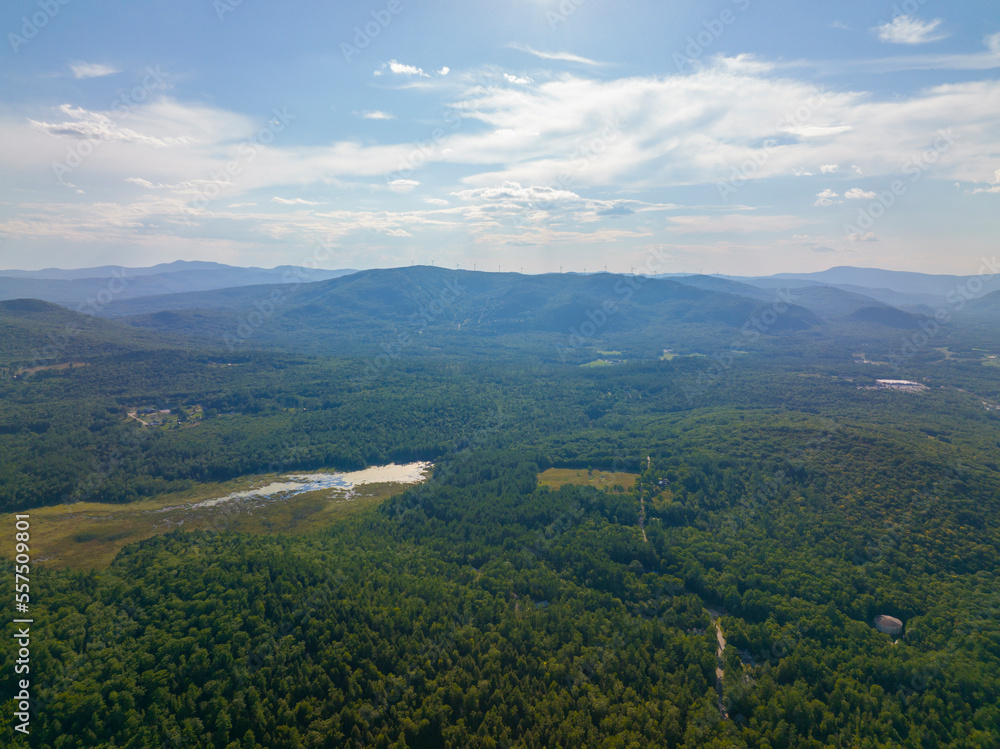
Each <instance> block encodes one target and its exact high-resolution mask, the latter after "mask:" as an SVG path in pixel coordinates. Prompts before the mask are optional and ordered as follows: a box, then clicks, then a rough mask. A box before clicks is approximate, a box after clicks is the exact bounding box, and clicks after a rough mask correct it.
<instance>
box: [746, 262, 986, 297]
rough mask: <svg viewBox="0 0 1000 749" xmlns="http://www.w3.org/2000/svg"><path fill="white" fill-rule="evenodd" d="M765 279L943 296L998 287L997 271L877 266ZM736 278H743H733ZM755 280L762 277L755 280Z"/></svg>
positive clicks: (976, 294)
mask: <svg viewBox="0 0 1000 749" xmlns="http://www.w3.org/2000/svg"><path fill="white" fill-rule="evenodd" d="M765 278H766V279H767V280H773V281H786V280H811V281H813V282H818V283H823V284H827V285H850V286H857V287H864V288H868V289H888V290H891V291H894V292H897V293H899V294H924V295H931V296H935V297H947V296H948V295H949V294H952V293H953V292H955V291H957V290H960V289H965V290H967V291H968V292H969V294H970V295H971V296H973V297H978V296H983V295H985V294H988V293H990V292H992V291H997V290H1000V274H992V275H987V276H985V277H983V278H980V277H979V276H947V275H931V274H928V273H913V272H910V271H897V270H881V269H878V268H854V267H851V266H840V267H837V268H830V269H829V270H824V271H819V272H817V273H777V274H775V275H773V276H766V277H765ZM733 279H734V280H737V281H745V280H746V279H743V278H740V277H733ZM758 280H764V278H762V279H758Z"/></svg>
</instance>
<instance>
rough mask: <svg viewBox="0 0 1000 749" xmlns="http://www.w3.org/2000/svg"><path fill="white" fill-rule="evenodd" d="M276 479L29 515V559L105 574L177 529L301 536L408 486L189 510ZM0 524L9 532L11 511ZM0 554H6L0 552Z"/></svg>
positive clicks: (84, 504)
mask: <svg viewBox="0 0 1000 749" xmlns="http://www.w3.org/2000/svg"><path fill="white" fill-rule="evenodd" d="M277 478H278V477H277V475H276V474H269V475H266V476H252V477H244V478H241V479H237V480H235V481H228V482H225V483H222V484H199V485H198V486H196V487H195V488H193V489H191V490H190V491H186V492H179V493H174V494H166V495H161V496H159V497H154V498H152V499H149V500H144V501H141V502H132V503H129V504H106V503H100V502H78V503H76V504H71V505H56V506H54V507H41V508H37V509H33V510H28V511H27V513H21V514H28V515H30V524H31V529H30V534H31V542H30V547H31V557H32V562H33V563H34V564H39V563H41V564H44V565H45V566H48V567H54V568H73V569H103V568H105V567H107V566H108V565H109V564H111V561H112V560H113V559H114V558H115V555H116V554H117V553H118V552H119V551H120V550H121V548H122V547H123V546H125V545H126V544H130V543H135V542H136V541H142V540H143V539H146V538H150V537H152V536H155V535H158V534H160V533H167V532H169V531H171V530H175V529H176V528H182V529H183V530H186V531H187V530H214V531H234V532H238V533H255V534H263V533H306V532H309V531H313V530H318V529H321V528H324V527H327V526H330V525H333V524H335V523H337V522H338V521H340V520H342V519H344V518H346V517H348V516H349V515H352V514H355V513H357V512H359V511H362V510H364V509H366V508H369V507H373V506H375V505H377V504H379V503H381V502H383V501H384V500H386V499H388V498H389V497H391V496H393V495H396V494H399V493H401V492H403V491H404V490H405V489H406V488H407V487H408V486H410V485H409V484H401V483H383V484H366V485H361V486H356V487H354V488H353V489H351V490H350V491H345V490H343V489H322V490H319V491H314V492H304V493H302V494H296V495H293V496H291V497H288V498H280V497H270V498H251V499H244V500H233V501H228V502H223V503H221V504H218V505H215V506H212V507H198V508H193V507H192V505H194V504H196V503H197V502H199V501H201V500H205V499H213V498H217V497H222V496H225V495H227V494H229V493H231V492H236V491H242V490H246V489H249V488H252V487H254V486H262V485H266V484H268V483H271V482H272V481H273V480H275V479H277ZM4 521H5V522H4V523H3V524H2V527H4V528H12V527H13V525H14V517H13V513H10V514H8V515H7V516H6V517H5V518H4ZM0 556H4V557H7V558H8V559H9V556H8V555H7V553H6V550H0Z"/></svg>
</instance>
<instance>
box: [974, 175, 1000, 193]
mask: <svg viewBox="0 0 1000 749" xmlns="http://www.w3.org/2000/svg"><path fill="white" fill-rule="evenodd" d="M981 193H1000V169H997V170H996V172H994V173H993V179H992V180H991V182H990V184H989V186H988V187H974V188H973V189H971V190H968V191H967V194H969V195H979V194H981Z"/></svg>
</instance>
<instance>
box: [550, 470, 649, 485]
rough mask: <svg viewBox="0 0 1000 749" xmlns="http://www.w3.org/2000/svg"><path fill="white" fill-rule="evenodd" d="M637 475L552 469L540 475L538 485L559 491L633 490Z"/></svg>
mask: <svg viewBox="0 0 1000 749" xmlns="http://www.w3.org/2000/svg"><path fill="white" fill-rule="evenodd" d="M638 477H639V474H637V473H614V472H611V471H588V470H587V469H586V468H550V469H549V470H547V471H542V472H541V473H540V474H538V483H539V485H541V486H548V487H550V488H552V489H558V488H559V487H560V486H566V485H567V484H570V485H572V486H593V487H594V488H595V489H608V490H610V489H613V488H614V487H615V486H620V487H622V488H623V489H631V488H632V485H633V484H635V480H636V479H637V478H638Z"/></svg>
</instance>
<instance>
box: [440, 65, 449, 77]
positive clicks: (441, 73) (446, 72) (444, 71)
mask: <svg viewBox="0 0 1000 749" xmlns="http://www.w3.org/2000/svg"><path fill="white" fill-rule="evenodd" d="M450 72H451V68H449V67H448V66H447V65H445V66H444V67H443V68H441V69H440V70H439V71H438V75H448V73H450Z"/></svg>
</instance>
